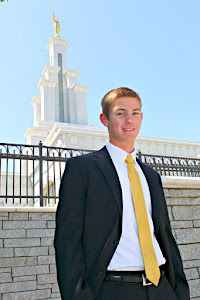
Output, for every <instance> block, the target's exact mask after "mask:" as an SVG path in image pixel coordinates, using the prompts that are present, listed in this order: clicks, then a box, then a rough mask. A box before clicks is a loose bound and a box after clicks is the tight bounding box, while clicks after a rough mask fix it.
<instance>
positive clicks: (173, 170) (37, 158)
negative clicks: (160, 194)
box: [0, 143, 200, 206]
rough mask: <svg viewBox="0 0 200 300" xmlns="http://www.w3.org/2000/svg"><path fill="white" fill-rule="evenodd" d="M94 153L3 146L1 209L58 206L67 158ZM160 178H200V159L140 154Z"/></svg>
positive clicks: (142, 159)
mask: <svg viewBox="0 0 200 300" xmlns="http://www.w3.org/2000/svg"><path fill="white" fill-rule="evenodd" d="M88 152H92V150H82V149H70V148H60V147H47V146H43V145H42V143H39V145H22V144H4V143H0V206H3V205H9V206H12V205H14V206H55V205H57V203H58V193H59V186H60V182H61V177H62V174H63V171H64V168H65V163H66V161H67V159H68V158H70V157H74V156H77V155H82V154H86V153H88ZM137 156H138V157H139V159H140V160H141V161H142V162H144V163H145V164H147V165H149V166H150V167H152V168H153V169H155V170H156V171H158V172H159V173H160V174H161V175H165V176H186V177H200V159H195V158H183V157H169V156H157V155H148V154H143V153H141V152H140V151H139V152H138V153H137Z"/></svg>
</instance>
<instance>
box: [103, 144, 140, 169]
mask: <svg viewBox="0 0 200 300" xmlns="http://www.w3.org/2000/svg"><path fill="white" fill-rule="evenodd" d="M106 148H107V150H108V153H109V154H110V156H111V158H114V159H116V160H117V161H118V162H119V163H121V164H124V162H125V159H126V157H127V155H131V156H132V157H133V159H134V162H135V161H136V150H135V149H134V150H133V152H132V153H127V152H126V151H124V150H122V149H121V148H119V147H117V146H115V145H113V144H111V143H110V142H108V143H107V144H106Z"/></svg>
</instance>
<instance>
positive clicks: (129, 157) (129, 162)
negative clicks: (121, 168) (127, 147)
mask: <svg viewBox="0 0 200 300" xmlns="http://www.w3.org/2000/svg"><path fill="white" fill-rule="evenodd" d="M125 162H126V163H127V164H133V162H134V159H133V157H132V156H131V155H127V157H126V160H125Z"/></svg>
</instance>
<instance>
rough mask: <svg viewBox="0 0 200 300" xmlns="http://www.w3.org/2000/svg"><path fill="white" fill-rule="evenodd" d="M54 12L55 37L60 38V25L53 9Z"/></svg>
mask: <svg viewBox="0 0 200 300" xmlns="http://www.w3.org/2000/svg"><path fill="white" fill-rule="evenodd" d="M51 10H52V13H53V21H54V33H55V37H58V38H59V37H60V36H59V32H60V23H59V21H58V18H55V17H54V12H53V9H52V8H51Z"/></svg>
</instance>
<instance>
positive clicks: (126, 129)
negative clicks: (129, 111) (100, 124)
mask: <svg viewBox="0 0 200 300" xmlns="http://www.w3.org/2000/svg"><path fill="white" fill-rule="evenodd" d="M133 129H134V128H124V129H123V130H125V131H131V130H133Z"/></svg>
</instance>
